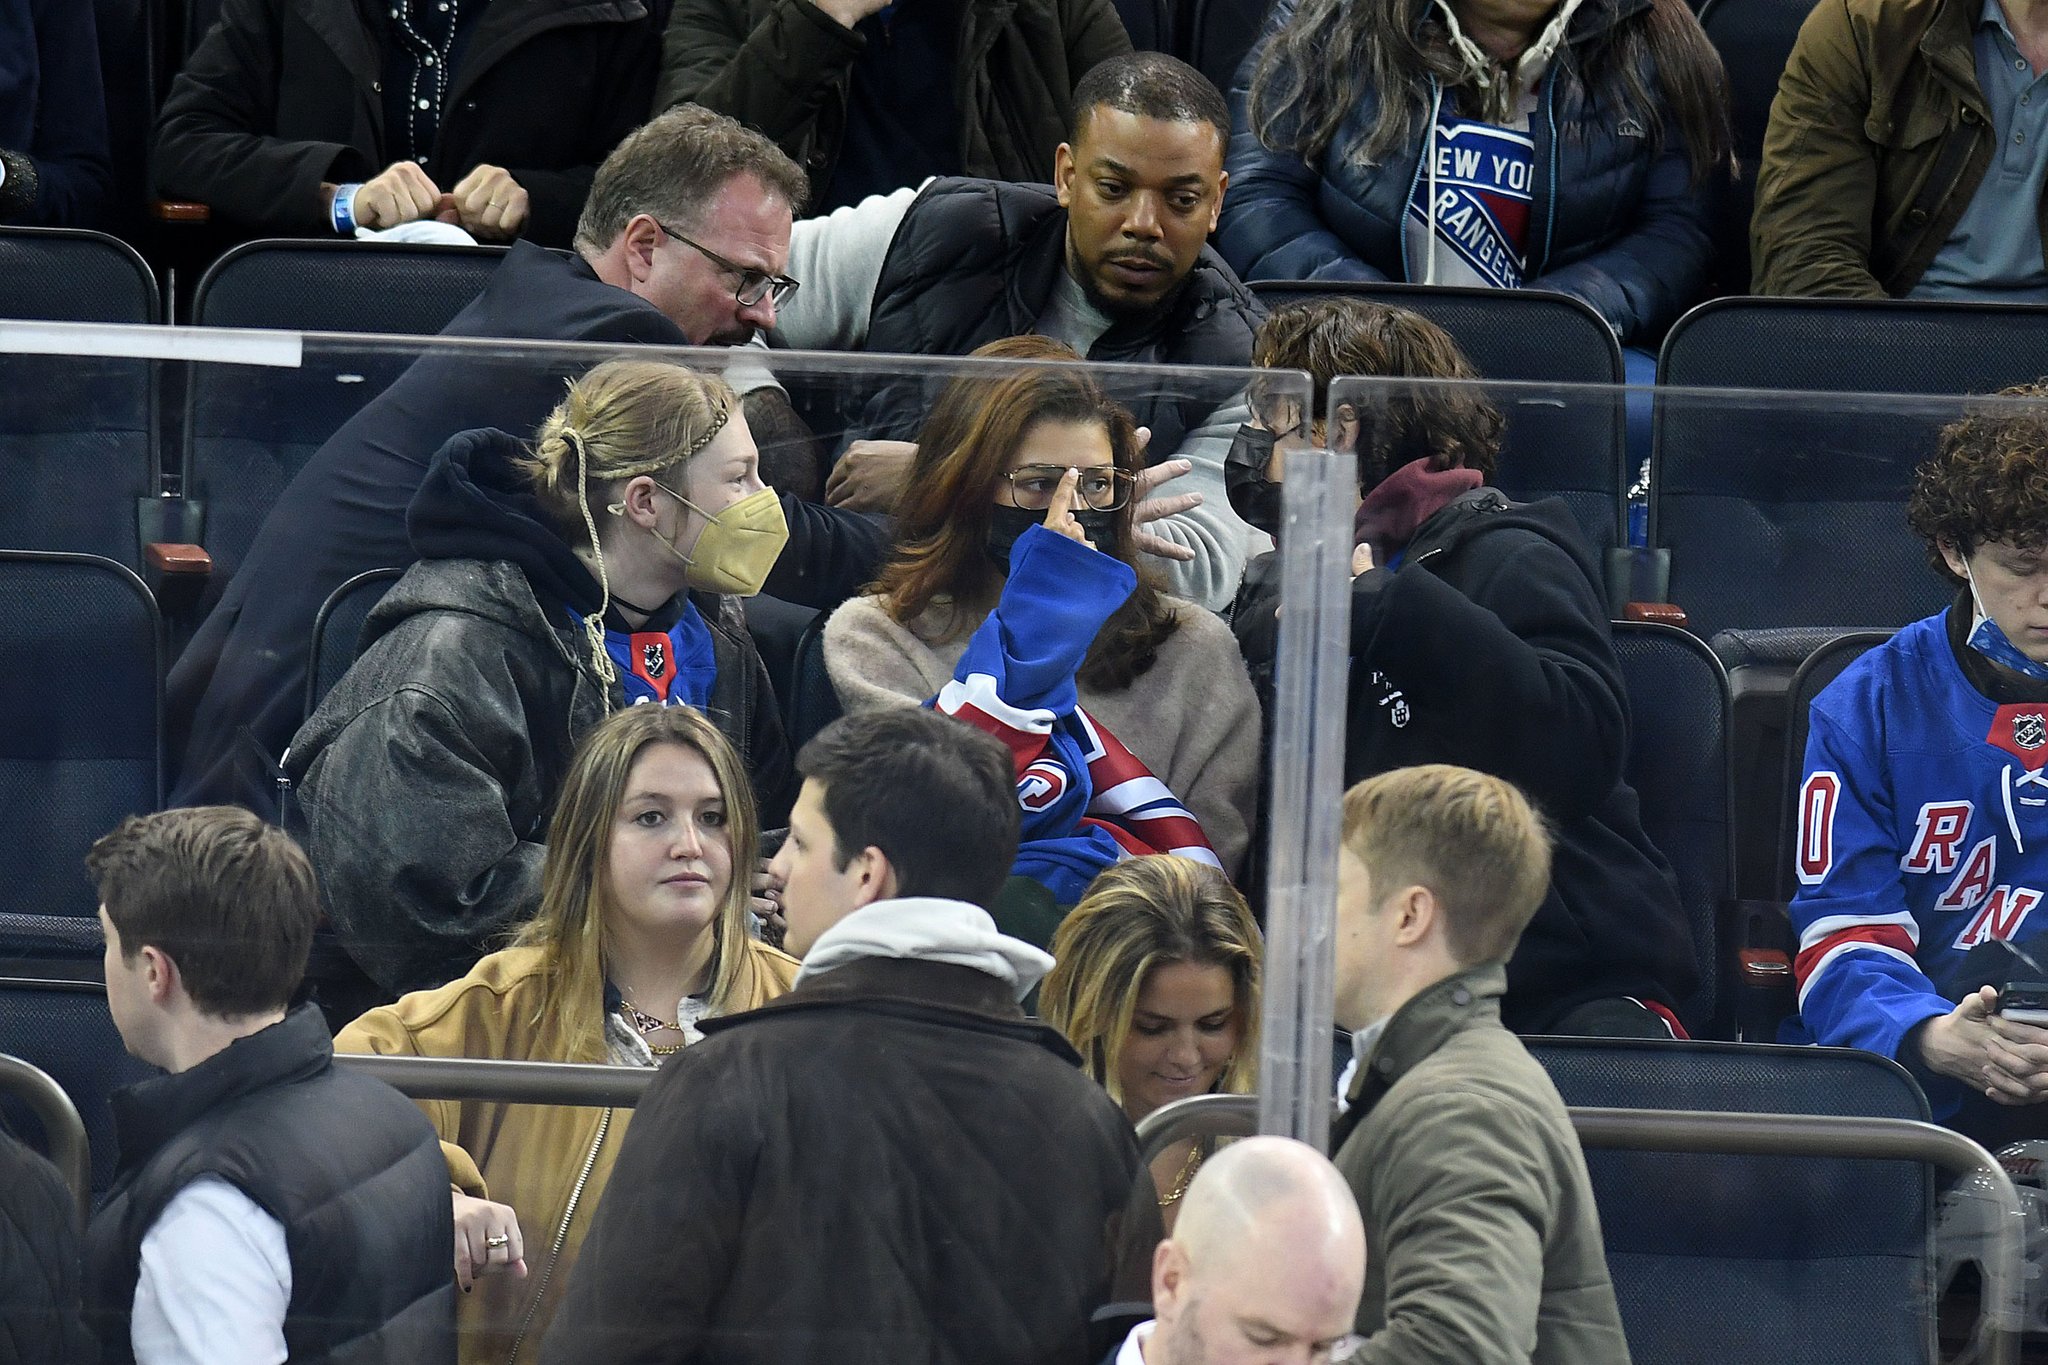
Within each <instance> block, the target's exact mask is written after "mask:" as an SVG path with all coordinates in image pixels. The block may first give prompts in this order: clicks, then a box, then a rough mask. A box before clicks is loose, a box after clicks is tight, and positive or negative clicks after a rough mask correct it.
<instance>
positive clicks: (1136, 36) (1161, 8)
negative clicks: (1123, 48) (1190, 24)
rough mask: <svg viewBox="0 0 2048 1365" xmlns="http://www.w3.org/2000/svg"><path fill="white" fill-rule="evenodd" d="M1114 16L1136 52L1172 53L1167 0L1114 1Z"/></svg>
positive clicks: (1170, 15) (1171, 34)
mask: <svg viewBox="0 0 2048 1365" xmlns="http://www.w3.org/2000/svg"><path fill="white" fill-rule="evenodd" d="M1116 14H1117V18H1119V19H1121V20H1123V21H1124V32H1125V33H1128V34H1130V35H1131V46H1132V47H1134V48H1136V49H1137V50H1138V51H1140V52H1171V51H1173V10H1172V8H1171V6H1169V5H1168V4H1167V0H1116Z"/></svg>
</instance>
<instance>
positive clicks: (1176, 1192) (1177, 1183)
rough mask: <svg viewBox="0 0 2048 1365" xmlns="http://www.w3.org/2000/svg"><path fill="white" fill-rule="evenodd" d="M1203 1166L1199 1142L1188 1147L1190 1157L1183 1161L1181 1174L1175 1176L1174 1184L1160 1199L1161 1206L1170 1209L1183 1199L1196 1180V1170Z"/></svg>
mask: <svg viewBox="0 0 2048 1365" xmlns="http://www.w3.org/2000/svg"><path fill="white" fill-rule="evenodd" d="M1201 1168H1202V1144H1201V1143H1199V1142H1197V1143H1194V1144H1193V1145H1192V1146H1190V1147H1189V1148H1188V1159H1187V1160H1186V1161H1184V1162H1182V1163H1181V1168H1180V1174H1179V1175H1177V1176H1175V1177H1174V1178H1173V1184H1172V1185H1171V1186H1170V1187H1168V1189H1167V1191H1166V1194H1165V1196H1164V1197H1162V1198H1161V1199H1160V1201H1159V1207H1160V1208H1162V1209H1170V1208H1172V1207H1173V1206H1174V1205H1175V1204H1178V1203H1179V1202H1180V1201H1181V1196H1182V1195H1184V1194H1186V1193H1187V1192H1188V1186H1190V1185H1192V1184H1194V1182H1195V1172H1196V1171H1198V1170H1200V1169H1201Z"/></svg>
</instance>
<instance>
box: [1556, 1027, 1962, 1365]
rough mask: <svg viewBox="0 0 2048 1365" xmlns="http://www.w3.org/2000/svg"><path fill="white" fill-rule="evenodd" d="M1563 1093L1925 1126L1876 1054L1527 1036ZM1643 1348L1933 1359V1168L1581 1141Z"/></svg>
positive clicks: (1788, 1364) (1612, 1266)
mask: <svg viewBox="0 0 2048 1365" xmlns="http://www.w3.org/2000/svg"><path fill="white" fill-rule="evenodd" d="M1527 1042H1528V1045H1529V1051H1530V1052H1531V1053H1532V1054H1533V1055H1534V1056H1535V1057H1536V1059H1537V1061H1539V1062H1541V1063H1542V1064H1543V1067H1544V1069H1545V1070H1546V1071H1548V1072H1549V1073H1550V1077H1551V1080H1552V1081H1554V1082H1555V1083H1556V1085H1557V1089H1558V1093H1559V1094H1560V1095H1562V1096H1563V1098H1564V1102H1565V1103H1566V1104H1568V1105H1574V1106H1582V1105H1590V1106H1600V1107H1613V1108H1625V1109H1676V1110H1688V1109H1691V1110H1711V1111H1716V1112H1731V1113H1776V1114H1846V1115H1857V1116H1864V1117H1873V1118H1900V1119H1916V1120H1919V1121H1921V1122H1925V1121H1927V1118H1928V1109H1927V1100H1926V1097H1925V1096H1924V1095H1922V1094H1921V1093H1920V1088H1919V1086H1918V1085H1916V1084H1915V1083H1914V1082H1913V1079H1912V1077H1910V1076H1908V1075H1907V1074H1906V1072H1905V1071H1904V1069H1902V1068H1901V1067H1899V1066H1898V1065H1897V1064H1896V1063H1894V1062H1892V1061H1890V1060H1889V1059H1887V1058H1884V1057H1879V1056H1877V1055H1876V1054H1875V1053H1869V1052H1857V1051H1853V1050H1850V1049H1846V1048H1792V1047H1776V1046H1771V1045H1759V1044H1748V1043H1677V1042H1661V1043H1660V1042H1652V1041H1647V1040H1638V1039H1605V1038H1531V1039H1528V1040H1527ZM1586 1166H1587V1170H1588V1171H1589V1172H1590V1174H1591V1176H1592V1182H1593V1194H1594V1198H1595V1200H1596V1201H1597V1202H1598V1204H1599V1208H1600V1224H1601V1230H1602V1233H1603V1235H1604V1237H1605V1239H1606V1245H1607V1265H1608V1270H1609V1271H1610V1272H1611V1273H1612V1275H1613V1277H1614V1288H1615V1294H1616V1297H1617V1298H1618V1299H1619V1300H1620V1303H1621V1315H1622V1322H1623V1325H1624V1326H1625V1327H1626V1329H1627V1331H1628V1341H1629V1349H1630V1351H1631V1353H1632V1354H1633V1355H1634V1356H1635V1358H1636V1359H1638V1360H1646V1361H1649V1360H1701V1361H1705V1360H1730V1361H1733V1360H1769V1361H1772V1362H1774V1363H1776V1365H1805V1363H1806V1362H1813V1365H1835V1363H1836V1362H1840V1361H1845V1360H1854V1361H1857V1362H1859V1365H1862V1363H1863V1362H1870V1363H1871V1365H1878V1363H1879V1362H1882V1363H1883V1365H1908V1363H1909V1362H1910V1365H1928V1362H1931V1361H1933V1360H1934V1359H1935V1358H1936V1357H1935V1354H1934V1345H1935V1343H1934V1311H1933V1310H1934V1295H1933V1289H1932V1280H1933V1269H1934V1264H1933V1228H1934V1214H1935V1203H1934V1183H1933V1175H1932V1172H1931V1171H1930V1170H1929V1169H1928V1168H1927V1167H1925V1166H1922V1165H1920V1164H1919V1163H1917V1162H1904V1161H1873V1160H1846V1159H1845V1160H1830V1159H1815V1158H1792V1157H1749V1156H1713V1155H1704V1154H1698V1153H1681V1152H1635V1151H1619V1150H1592V1151H1588V1152H1587V1153H1586Z"/></svg>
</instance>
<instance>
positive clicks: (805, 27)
mask: <svg viewBox="0 0 2048 1365" xmlns="http://www.w3.org/2000/svg"><path fill="white" fill-rule="evenodd" d="M945 3H947V4H954V5H958V6H960V9H961V15H960V54H959V58H958V61H957V63H956V66H955V80H956V82H957V84H956V88H955V100H956V103H957V105H958V107H959V109H960V112H961V116H962V125H963V126H962V127H961V129H960V174H962V175H967V176H978V177H982V178H986V179H994V180H1021V181H1026V182H1030V183H1034V184H1044V183H1048V182H1050V181H1051V180H1052V154H1053V150H1054V149H1055V148H1056V147H1058V146H1059V145H1060V143H1062V142H1064V141H1066V133H1067V107H1068V105H1069V104H1071V103H1072V101H1073V95H1074V87H1075V85H1077V84H1078V83H1079V82H1080V80H1081V77H1082V76H1084V75H1086V74H1087V72H1088V69H1089V68H1090V67H1092V66H1094V65H1095V64H1096V63H1098V62H1103V61H1107V60H1108V59H1110V58H1111V57H1120V56H1122V55H1124V54H1125V53H1127V52H1129V51H1130V50H1131V40H1130V37H1129V36H1128V35H1127V34H1126V33H1125V32H1124V25H1123V21H1122V20H1121V19H1119V18H1118V17H1117V13H1116V7H1115V6H1114V5H1113V4H1112V3H1111V0H945ZM865 41H866V40H865V39H863V38H862V37H861V36H860V35H859V34H857V33H855V32H854V31H853V30H852V29H849V28H846V27H844V26H843V25H841V24H840V23H839V21H838V20H836V19H833V18H832V17H830V16H829V15H827V14H826V13H825V12H824V11H823V10H820V9H819V8H817V7H816V6H815V5H812V4H809V3H808V2H807V0H676V7H675V10H674V11H673V13H672V14H671V15H670V17H669V24H668V36H667V37H666V38H665V39H664V40H663V43H662V58H661V81H660V84H659V86H658V87H657V88H656V92H655V99H654V108H655V111H656V112H657V113H658V112H660V111H661V110H663V109H666V108H668V107H669V106H671V105H676V104H682V103H685V102H694V103H697V104H700V105H703V106H704V107H705V108H707V109H715V110H717V111H718V112H719V113H721V114H729V115H731V116H732V117H733V118H736V119H738V120H739V121H740V122H741V123H744V124H746V125H747V126H748V127H750V128H753V129H756V130H758V131H759V132H761V133H762V134H763V135H765V136H767V137H770V138H772V139H774V140H775V142H776V144H777V145H779V146H780V147H781V148H782V150H783V151H784V152H786V153H788V155H789V157H790V159H791V160H793V161H795V162H796V163H797V164H798V165H799V166H802V167H803V168H804V171H805V173H806V174H807V175H809V176H810V179H811V193H812V194H813V196H815V195H817V194H819V193H820V192H822V191H823V190H824V189H825V187H826V186H828V185H829V184H831V182H832V168H833V167H834V166H835V165H836V164H837V163H838V160H839V141H840V137H841V135H842V134H843V133H844V132H845V131H846V102H847V86H848V82H849V81H850V79H851V76H852V72H853V62H854V58H855V57H857V56H859V55H860V51H861V48H862V46H863V45H864V44H865Z"/></svg>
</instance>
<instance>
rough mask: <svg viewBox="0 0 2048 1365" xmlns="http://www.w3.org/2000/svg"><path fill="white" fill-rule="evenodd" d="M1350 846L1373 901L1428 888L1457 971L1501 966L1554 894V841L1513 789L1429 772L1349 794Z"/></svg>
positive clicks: (1449, 772)
mask: <svg viewBox="0 0 2048 1365" xmlns="http://www.w3.org/2000/svg"><path fill="white" fill-rule="evenodd" d="M1343 839H1344V847H1345V848H1347V849H1349V850H1350V851H1351V854H1352V856H1353V857H1355V858H1357V859H1358V860H1359V862H1361V863H1363V864H1364V865H1365V870H1366V874H1367V876H1369V877H1370V878H1371V879H1372V894H1373V895H1374V896H1376V897H1383V896H1386V895H1387V894H1389V893H1391V892H1393V891H1395V890H1397V889H1399V888H1400V887H1404V886H1426V887H1428V888H1429V889H1430V890H1431V891H1432V892H1434V893H1435V895H1436V898H1437V901H1438V903H1439V904H1441V905H1442V906H1443V916H1444V940H1445V942H1446V943H1447V944H1448V945H1449V947H1450V950H1451V954H1452V956H1454V957H1456V958H1457V959H1458V960H1459V961H1460V962H1463V963H1466V964H1468V965H1469V964H1474V963H1480V962H1504V961H1506V960H1507V958H1508V957H1509V955H1511V954H1512V953H1513V952H1514V951H1515V943H1516V941H1517V940H1519V939H1520V938H1521V936H1522V930H1524V929H1526V928H1527V927H1528V925H1529V921H1530V919H1532V918H1533V917H1534V916H1535V914H1536V908H1537V907H1538V906H1539V905H1541V904H1542V903H1543V898H1544V896H1546V895H1547V894H1549V890H1550V835H1549V832H1548V831H1547V830H1546V829H1545V828H1544V825H1543V817H1542V816H1540V815H1538V814H1537V813H1536V811H1535V808H1534V807H1532V806H1531V805H1530V804H1529V802H1528V799H1527V798H1526V797H1524V796H1523V795H1522V793H1521V792H1519V791H1517V790H1516V789H1515V787H1514V785H1513V784H1512V783H1509V782H1504V781H1502V780H1501V779H1500V778H1498V777H1493V776H1490V775H1489V774H1486V773H1479V772H1474V771H1472V770H1471V769H1470V768H1457V767H1452V766H1451V765H1450V764H1447V763H1430V764H1425V765H1424V766H1422V767H1417V768H1396V769H1394V770H1393V771H1392V772H1385V773H1381V774H1380V775H1379V776H1377V777H1371V778H1367V779H1366V780H1365V781H1363V782H1361V783H1359V784H1358V785H1357V786H1355V787H1353V788H1352V789H1351V790H1350V791H1348V792H1345V793H1344V835H1343Z"/></svg>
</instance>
